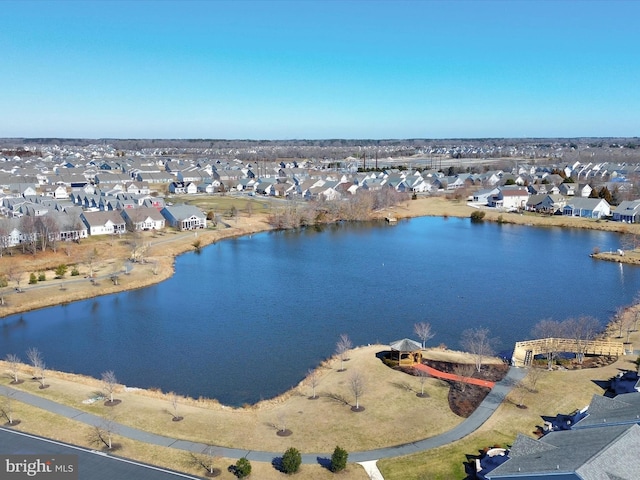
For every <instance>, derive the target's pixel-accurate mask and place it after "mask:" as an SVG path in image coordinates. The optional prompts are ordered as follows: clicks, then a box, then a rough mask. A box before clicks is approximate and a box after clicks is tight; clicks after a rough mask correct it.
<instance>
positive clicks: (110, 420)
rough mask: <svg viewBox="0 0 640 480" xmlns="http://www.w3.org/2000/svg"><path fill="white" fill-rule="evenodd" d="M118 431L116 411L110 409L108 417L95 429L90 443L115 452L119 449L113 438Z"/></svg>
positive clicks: (90, 437) (90, 436) (91, 434)
mask: <svg viewBox="0 0 640 480" xmlns="http://www.w3.org/2000/svg"><path fill="white" fill-rule="evenodd" d="M116 429H117V423H116V417H115V413H114V410H111V409H109V411H108V412H107V415H106V416H105V417H103V418H102V420H101V421H100V423H99V424H98V425H96V426H95V427H94V428H93V430H92V432H91V433H90V435H89V441H90V442H91V443H93V444H95V445H99V446H102V447H104V448H105V449H107V450H114V449H116V448H117V447H118V446H117V445H116V444H114V443H113V436H114V435H115V433H116Z"/></svg>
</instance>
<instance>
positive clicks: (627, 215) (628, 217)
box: [613, 200, 640, 223]
mask: <svg viewBox="0 0 640 480" xmlns="http://www.w3.org/2000/svg"><path fill="white" fill-rule="evenodd" d="M613 220H614V221H616V222H624V223H638V222H639V221H640V200H625V201H624V202H621V203H620V205H618V206H617V207H616V208H615V210H614V211H613Z"/></svg>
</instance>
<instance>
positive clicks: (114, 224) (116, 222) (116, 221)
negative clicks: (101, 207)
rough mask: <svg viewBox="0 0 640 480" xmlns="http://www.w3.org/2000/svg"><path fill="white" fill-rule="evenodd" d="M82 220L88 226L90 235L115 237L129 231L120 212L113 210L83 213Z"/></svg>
mask: <svg viewBox="0 0 640 480" xmlns="http://www.w3.org/2000/svg"><path fill="white" fill-rule="evenodd" d="M80 219H81V220H82V221H83V223H84V224H85V225H86V226H87V229H88V230H89V235H113V234H116V233H118V234H119V233H125V232H126V231H127V226H126V223H125V221H124V219H123V218H122V217H121V216H120V213H119V212H116V211H113V210H108V211H100V212H83V213H82V214H81V215H80Z"/></svg>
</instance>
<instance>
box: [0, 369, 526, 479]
mask: <svg viewBox="0 0 640 480" xmlns="http://www.w3.org/2000/svg"><path fill="white" fill-rule="evenodd" d="M525 375H526V370H524V369H520V368H515V367H511V368H510V369H509V373H508V374H507V376H506V377H505V378H504V379H503V380H502V381H500V382H498V383H496V386H495V387H494V388H493V390H491V392H490V393H489V395H487V397H486V398H485V399H484V401H483V402H482V403H481V404H480V406H479V407H478V408H477V409H476V411H475V412H473V413H472V414H471V416H470V417H469V418H466V419H465V420H463V421H462V422H461V423H460V424H458V425H457V426H456V427H454V428H452V429H451V430H449V431H448V432H444V433H442V434H440V435H436V436H435V437H430V438H425V439H424V440H419V441H416V442H411V443H405V444H402V445H396V446H392V447H384V448H379V449H376V450H369V451H364V452H350V453H349V461H350V462H366V461H371V460H379V459H381V458H390V457H397V456H400V455H408V454H412V453H417V452H420V451H424V450H429V449H432V448H436V447H441V446H443V445H447V444H449V443H451V442H455V441H456V440H459V439H461V438H463V437H465V436H467V435H469V434H470V433H472V432H474V431H475V430H476V429H478V428H479V427H480V426H481V425H482V424H483V423H484V422H485V421H486V420H487V419H488V418H489V417H490V416H491V415H492V414H493V413H494V412H495V410H496V409H497V408H498V406H499V405H500V403H502V400H504V398H505V397H506V395H507V394H508V393H509V391H510V390H511V389H512V388H513V386H514V385H515V384H517V383H518V382H519V381H520V380H521V379H522V378H523V377H524V376H525ZM7 394H11V395H12V397H13V398H14V399H15V400H17V401H20V402H23V403H27V404H29V405H33V406H34V407H38V408H41V409H44V410H48V411H50V412H52V413H55V414H57V415H62V416H64V417H67V418H71V419H73V420H76V421H78V422H82V423H85V424H87V425H92V426H100V425H102V423H103V419H102V418H101V417H98V416H96V415H93V414H90V413H86V412H83V411H81V410H78V409H76V408H72V407H68V406H66V405H61V404H59V403H56V402H52V401H51V400H47V399H45V398H41V397H38V396H37V395H33V394H31V393H27V392H22V391H19V390H15V389H12V388H10V387H8V386H4V385H0V395H7ZM425 414H427V412H425ZM114 433H115V434H116V435H120V436H123V437H127V438H130V439H132V440H137V441H140V442H146V443H150V444H154V445H160V446H163V447H169V448H177V449H179V450H185V451H188V452H196V453H201V452H202V451H203V450H204V449H205V448H207V445H205V444H203V443H197V442H189V441H185V440H177V439H175V438H170V437H165V436H162V435H156V434H155V433H150V432H145V431H143V430H138V429H136V428H131V427H127V426H126V425H120V424H118V425H117V427H116V429H115V432H114ZM0 453H2V452H0ZM213 454H214V455H216V456H221V457H225V458H233V459H235V458H241V457H246V458H247V459H249V460H251V461H256V462H268V463H271V462H272V461H273V459H274V458H277V457H280V456H281V455H282V453H281V452H263V451H256V450H244V449H239V448H226V447H220V446H214V447H213ZM330 458H331V453H307V454H304V455H302V462H303V463H306V464H315V463H322V464H325V463H326V462H327V461H329V459H330ZM123 478H124V477H123Z"/></svg>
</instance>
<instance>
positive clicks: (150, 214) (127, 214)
mask: <svg viewBox="0 0 640 480" xmlns="http://www.w3.org/2000/svg"><path fill="white" fill-rule="evenodd" d="M121 215H122V218H123V219H124V220H125V222H126V223H127V226H128V227H129V230H134V231H140V230H161V229H163V228H164V226H165V222H166V220H165V218H164V217H163V216H162V214H161V213H160V212H159V211H158V209H156V208H153V207H139V208H132V209H127V210H122V212H121Z"/></svg>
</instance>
